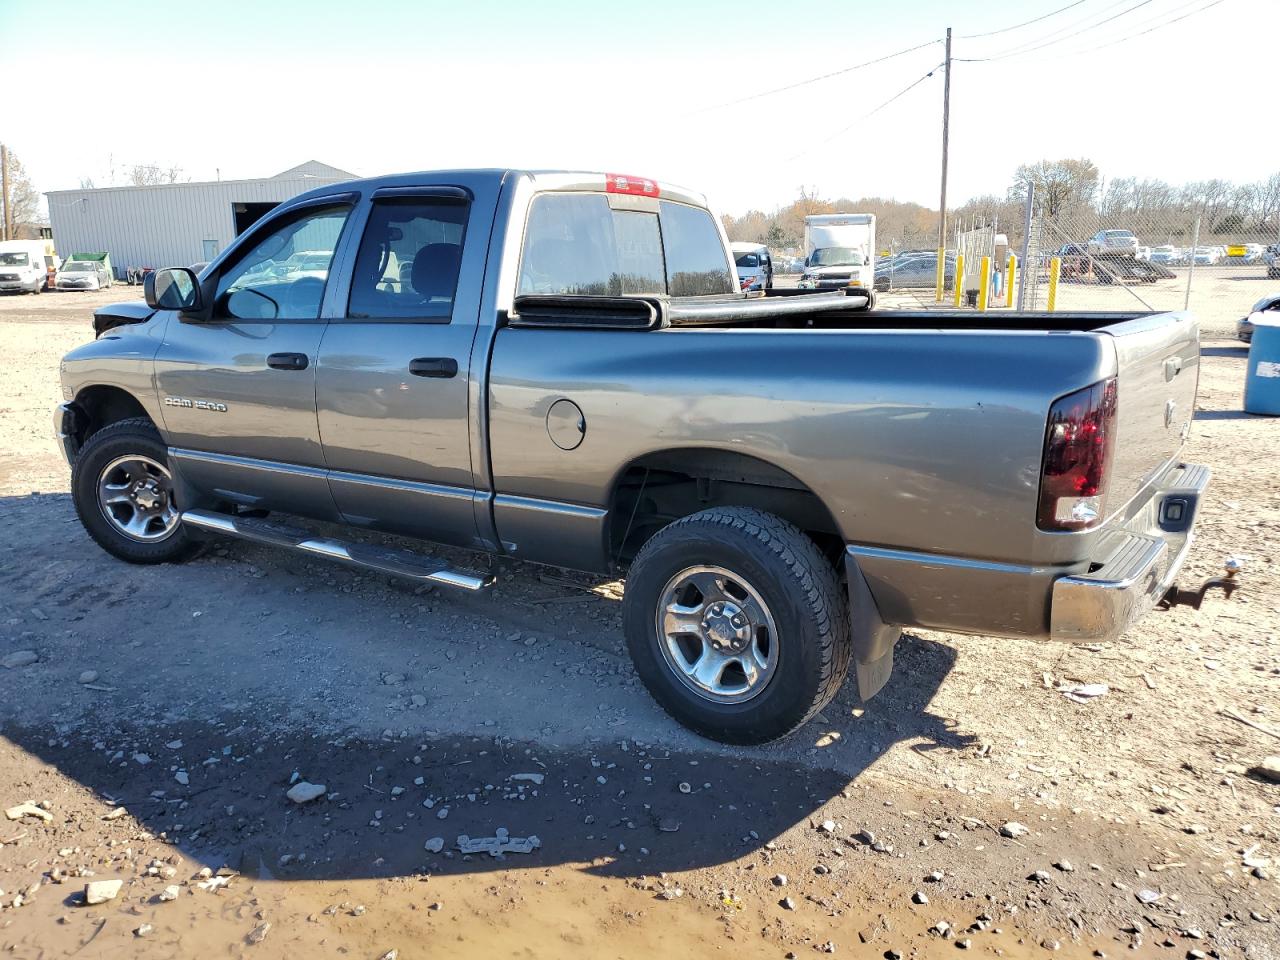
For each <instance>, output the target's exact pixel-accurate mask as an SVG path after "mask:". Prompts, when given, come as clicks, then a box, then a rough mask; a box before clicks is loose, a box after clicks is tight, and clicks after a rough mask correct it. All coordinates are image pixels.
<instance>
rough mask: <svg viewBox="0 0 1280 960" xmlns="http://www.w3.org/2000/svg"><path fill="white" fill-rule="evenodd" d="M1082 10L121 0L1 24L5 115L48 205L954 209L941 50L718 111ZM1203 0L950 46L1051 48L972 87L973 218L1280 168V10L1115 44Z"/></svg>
mask: <svg viewBox="0 0 1280 960" xmlns="http://www.w3.org/2000/svg"><path fill="white" fill-rule="evenodd" d="M1069 2H1070V0H1026V2H1024V3H1021V4H990V5H987V7H986V8H985V9H983V8H978V7H976V6H974V5H959V4H955V3H954V2H943V0H900V2H898V3H867V2H860V0H842V2H839V3H830V4H821V3H815V2H812V0H810V2H804V3H794V4H790V5H787V6H783V5H781V4H772V5H758V6H752V5H749V4H746V3H743V2H737V3H726V2H697V0H686V2H682V3H677V2H672V0H654V2H649V3H635V2H633V3H629V4H622V5H610V4H603V3H594V4H588V3H579V2H568V0H543V2H539V3H522V4H510V5H509V4H502V3H493V2H488V0H473V2H466V3H447V4H446V3H436V2H418V3H408V2H399V0H391V2H380V0H363V2H358V3H357V2H350V0H348V2H345V3H332V2H324V0H321V2H311V3H307V4H281V5H275V4H268V3H265V2H259V3H237V2H216V3H201V4H184V3H181V2H168V3H151V2H127V3H126V2H121V3H110V2H104V3H101V4H98V5H96V6H95V8H94V12H93V13H92V14H89V13H88V12H85V13H84V14H82V15H81V16H83V22H84V24H85V26H86V29H84V30H80V31H75V32H72V31H70V30H67V29H64V28H57V29H52V28H51V18H50V15H49V11H48V10H47V9H46V8H45V7H44V5H41V4H29V3H14V2H3V3H0V64H3V66H4V76H5V77H6V78H7V79H8V80H10V81H12V79H13V78H15V77H22V76H28V77H33V78H36V81H35V83H34V89H36V90H38V91H41V92H42V93H44V94H47V96H48V98H49V99H48V101H47V102H45V103H43V104H41V105H40V109H38V110H37V109H32V110H30V111H26V112H23V111H17V110H14V109H13V107H14V104H12V103H10V104H8V105H7V107H6V109H5V111H4V114H3V119H0V138H3V140H4V141H5V142H6V143H7V144H8V145H9V146H10V148H11V149H13V150H14V151H15V152H16V153H17V154H18V155H19V156H20V157H21V158H22V160H23V162H24V163H25V165H26V167H27V170H28V172H29V173H30V174H31V176H32V177H33V179H34V180H35V181H36V184H37V186H38V187H40V188H41V189H59V188H66V187H75V186H78V185H79V180H80V178H81V177H92V178H93V180H94V181H95V183H97V184H98V185H100V186H101V185H106V184H107V183H108V182H109V181H110V177H111V170H112V166H113V165H114V167H115V168H116V177H117V179H119V178H120V177H121V175H122V171H123V169H124V168H126V167H128V166H130V165H132V164H135V163H150V162H156V163H159V164H161V165H163V166H169V165H176V166H179V167H181V168H182V169H183V171H184V176H189V177H191V178H192V179H195V180H203V179H214V178H215V176H217V175H219V174H220V175H221V177H222V178H223V179H229V178H240V177H255V176H265V175H270V174H272V173H275V172H277V171H279V170H282V169H284V168H286V167H290V166H293V165H294V164H296V163H299V162H301V161H303V160H307V159H313V158H314V159H318V160H322V161H325V162H327V163H331V164H334V165H336V166H339V167H343V168H346V169H350V170H353V171H355V172H357V173H360V174H363V175H373V174H377V173H385V172H391V171H396V170H411V169H428V168H436V167H455V166H508V165H510V166H531V167H577V168H589V169H607V170H616V171H621V172H631V173H636V174H640V175H644V176H652V177H656V178H659V179H664V180H668V181H672V182H676V183H682V184H685V185H687V186H690V187H694V188H696V189H699V190H702V191H703V192H705V193H707V194H708V195H709V197H710V198H711V199H712V201H713V203H715V204H716V205H717V206H719V207H720V208H721V209H724V210H727V211H730V212H734V213H739V212H742V211H744V210H746V209H748V208H752V207H756V208H763V209H771V208H773V207H774V206H777V205H779V204H782V203H786V202H788V201H790V200H791V199H793V198H794V197H795V195H796V193H797V191H798V189H799V188H800V186H801V185H804V186H807V187H809V188H811V189H816V190H817V191H818V192H819V193H821V194H823V195H826V196H836V195H848V196H853V197H856V196H861V195H882V196H893V197H897V198H899V199H903V200H917V201H920V202H922V203H927V204H936V202H937V188H938V174H939V169H938V154H939V144H940V126H941V117H940V111H941V100H942V83H941V71H937V72H936V74H935V75H934V76H933V77H931V78H928V79H922V78H924V77H925V74H926V73H927V72H928V71H929V70H930V69H931V68H933V67H935V66H936V65H937V64H938V63H939V62H940V61H941V60H942V46H941V44H940V43H936V44H932V45H929V46H927V47H925V48H923V49H920V50H917V51H915V52H913V53H910V54H906V55H903V56H900V57H896V58H894V59H891V60H888V61H886V62H884V63H882V64H878V65H875V66H871V67H867V68H864V69H860V70H856V71H853V72H850V73H846V74H843V75H842V76H839V77H835V78H831V79H828V80H825V81H822V82H819V83H813V84H809V85H807V86H804V87H801V88H798V89H794V90H790V91H786V92H783V93H779V94H775V95H772V96H767V97H761V98H757V99H754V100H750V101H748V102H746V103H739V104H736V105H733V106H722V105H723V104H726V103H728V102H729V101H733V100H736V99H738V98H741V97H744V96H748V95H751V94H755V93H758V92H761V91H765V90H769V89H771V88H774V87H778V86H782V85H785V84H787V83H791V82H795V81H799V80H803V79H805V78H808V77H812V76H815V75H817V74H821V73H825V72H828V71H831V70H838V69H841V68H843V67H847V66H850V65H852V64H856V63H860V62H862V61H865V60H869V59H873V58H875V57H879V56H882V55H884V54H887V53H892V52H894V51H897V50H900V49H903V48H905V47H909V46H912V45H915V44H919V43H927V42H928V41H930V40H934V39H939V38H941V36H942V34H943V32H944V30H945V28H946V26H947V25H948V24H950V25H951V26H952V27H953V28H954V29H955V33H956V34H957V37H959V36H960V35H969V34H979V33H983V32H986V31H989V30H996V29H999V28H1002V27H1005V26H1008V25H1010V24H1016V23H1018V22H1019V21H1023V20H1028V19H1031V18H1033V17H1036V16H1039V15H1041V14H1044V13H1048V12H1050V11H1052V10H1054V9H1055V8H1058V7H1062V6H1065V5H1066V4H1067V3H1069ZM1209 2H1210V0H1145V2H1142V0H1081V2H1079V3H1078V4H1077V5H1076V6H1074V7H1073V8H1072V9H1070V10H1067V11H1064V12H1063V13H1061V14H1058V15H1056V16H1052V17H1049V18H1047V19H1045V20H1043V21H1041V22H1040V23H1037V24H1032V25H1029V26H1027V27H1024V28H1020V29H1017V30H1011V31H1007V32H1005V33H1001V34H998V35H994V36H989V37H978V38H974V39H957V40H956V42H955V50H954V52H955V56H956V57H969V58H976V57H988V56H993V55H997V56H998V55H1002V54H1007V53H1010V52H1013V51H1017V50H1019V49H1020V48H1028V47H1033V46H1036V45H1037V43H1045V44H1047V45H1046V46H1045V47H1044V48H1043V49H1041V50H1032V51H1030V52H1028V53H1025V54H1021V55H1014V56H1005V57H1004V58H1003V59H997V60H993V61H991V62H985V63H958V64H957V65H956V67H955V71H954V75H953V81H952V143H951V145H952V154H951V196H952V198H954V200H955V201H961V200H963V199H964V198H966V197H968V196H971V195H974V194H979V193H985V192H1003V190H1004V187H1005V185H1006V184H1007V182H1008V180H1009V178H1010V175H1011V174H1012V172H1013V169H1014V168H1015V167H1016V166H1017V165H1018V164H1019V163H1021V162H1024V161H1032V160H1037V159H1041V158H1045V157H1050V158H1057V157H1063V156H1085V157H1088V158H1090V159H1092V160H1093V161H1094V162H1096V163H1098V164H1099V166H1100V167H1101V168H1102V170H1103V172H1104V174H1106V175H1107V176H1108V177H1116V176H1129V175H1136V176H1152V177H1161V178H1164V179H1167V180H1172V181H1182V180H1188V179H1204V178H1209V177H1221V178H1224V179H1229V180H1236V181H1247V180H1254V179H1258V178H1261V177H1263V176H1266V175H1269V174H1270V173H1273V172H1276V171H1277V170H1280V149H1278V148H1280V133H1277V132H1276V131H1275V124H1274V115H1275V99H1274V90H1275V82H1276V73H1275V68H1274V45H1275V42H1276V38H1277V37H1278V36H1280V2H1277V0H1222V2H1220V3H1219V4H1217V5H1216V6H1214V7H1213V8H1212V9H1205V10H1203V12H1197V13H1195V14H1194V15H1192V16H1190V17H1188V18H1187V19H1186V20H1184V21H1182V22H1179V23H1173V24H1171V25H1168V26H1166V27H1163V28H1162V29H1159V30H1156V31H1154V32H1152V33H1151V34H1149V35H1147V36H1143V37H1137V38H1134V39H1132V40H1128V41H1126V42H1123V43H1114V41H1117V40H1120V39H1122V38H1124V37H1126V36H1129V35H1131V34H1134V33H1136V32H1138V31H1140V30H1142V29H1146V28H1147V27H1151V26H1156V25H1159V24H1161V23H1165V22H1167V21H1170V20H1172V19H1173V18H1174V17H1175V16H1179V15H1181V14H1183V13H1187V12H1192V11H1198V10H1200V8H1203V7H1205V5H1206V4H1208V3H1209ZM1129 8H1134V9H1129ZM1126 10H1127V11H1128V12H1123V11H1126ZM1117 13H1118V14H1120V15H1119V16H1117V17H1116V19H1114V20H1113V21H1111V22H1109V23H1101V21H1103V20H1105V19H1106V18H1108V17H1111V16H1113V15H1115V14H1117ZM54 19H57V18H54ZM1090 27H1092V29H1089V28H1090ZM1074 33H1078V36H1075V37H1074V38H1072V39H1064V38H1066V37H1069V36H1070V35H1071V34H1074ZM1111 43H1114V45H1112V46H1108V47H1106V48H1105V49H1101V50H1097V51H1094V52H1089V50H1090V48H1092V47H1097V46H1100V45H1103V44H1111ZM917 80H919V81H920V82H919V83H918V84H917V85H916V86H914V87H912V88H911V89H910V90H908V91H907V92H906V93H903V94H902V96H901V97H900V98H899V99H897V100H894V102H892V103H890V104H889V105H887V106H885V107H884V108H883V109H881V110H879V111H878V112H876V113H875V114H874V115H873V116H871V117H870V118H867V117H866V115H867V114H868V113H869V112H870V111H872V110H873V109H874V108H875V107H876V106H877V105H879V104H881V103H883V102H884V101H885V100H887V99H889V98H890V97H893V96H894V95H895V94H897V93H899V92H900V91H902V90H903V89H905V88H907V87H908V86H909V85H911V84H912V83H914V82H915V81H917ZM1109 104H1110V105H1113V106H1114V108H1112V107H1109V106H1108V105H1109Z"/></svg>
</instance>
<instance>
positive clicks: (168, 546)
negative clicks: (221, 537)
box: [71, 417, 199, 563]
mask: <svg viewBox="0 0 1280 960" xmlns="http://www.w3.org/2000/svg"><path fill="white" fill-rule="evenodd" d="M129 457H142V458H146V459H147V460H150V461H152V462H154V463H156V464H159V465H160V466H161V467H163V468H165V469H167V466H168V459H169V458H168V450H167V449H166V447H165V445H164V441H163V440H162V439H161V438H160V432H159V431H158V430H156V428H155V424H153V423H152V422H151V421H150V420H148V419H147V418H145V417H135V418H133V419H130V420H120V421H117V422H116V423H113V424H110V425H109V426H106V427H103V428H102V429H101V430H99V431H98V432H97V433H95V434H93V435H92V436H91V437H89V439H88V440H87V441H86V442H85V445H84V446H83V447H82V448H81V449H80V452H79V454H78V455H77V456H76V461H75V464H74V465H73V466H72V468H71V498H72V500H73V501H74V503H75V506H76V514H77V515H78V516H79V518H80V522H81V523H82V524H83V525H84V528H85V530H86V531H87V532H88V534H89V536H91V537H92V538H93V539H94V540H95V541H96V542H97V544H98V546H100V547H102V549H104V550H106V551H107V553H109V554H111V555H112V556H114V557H118V558H119V559H121V560H124V561H127V562H128V563H171V562H178V561H181V560H186V559H187V558H188V557H190V556H191V555H192V554H194V553H195V552H196V550H198V549H199V542H198V541H197V540H196V539H194V538H193V537H192V536H191V535H190V534H189V533H188V532H187V530H186V529H185V528H184V526H183V524H182V522H181V521H180V520H179V521H178V522H177V523H176V524H175V525H174V527H173V529H172V530H171V531H170V532H169V533H168V534H167V535H166V536H164V537H163V538H161V539H156V540H151V541H146V542H143V541H140V540H136V539H132V538H130V537H129V536H127V535H125V534H124V533H123V532H121V531H120V530H119V529H117V527H116V525H115V524H113V523H112V522H111V521H110V520H108V519H107V516H106V513H105V510H104V508H103V507H102V506H101V505H100V503H99V499H98V484H99V481H100V479H101V478H102V474H103V471H104V470H105V469H106V468H107V466H108V465H110V464H112V463H113V462H116V461H117V460H120V459H121V458H129Z"/></svg>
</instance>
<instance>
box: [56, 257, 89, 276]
mask: <svg viewBox="0 0 1280 960" xmlns="http://www.w3.org/2000/svg"><path fill="white" fill-rule="evenodd" d="M62 272H63V273H93V264H92V263H89V262H88V261H87V260H74V261H72V262H71V263H68V264H65V265H64V266H63V267H62Z"/></svg>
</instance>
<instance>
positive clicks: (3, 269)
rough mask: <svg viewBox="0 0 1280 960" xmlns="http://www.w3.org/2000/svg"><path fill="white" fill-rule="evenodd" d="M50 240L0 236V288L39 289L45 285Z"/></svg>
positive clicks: (49, 262)
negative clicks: (2, 237)
mask: <svg viewBox="0 0 1280 960" xmlns="http://www.w3.org/2000/svg"><path fill="white" fill-rule="evenodd" d="M52 251H53V243H52V241H50V240H0V291H3V292H5V293H40V292H41V291H42V290H47V289H49V267H50V266H51V265H52V262H51V259H50V254H51V253H52Z"/></svg>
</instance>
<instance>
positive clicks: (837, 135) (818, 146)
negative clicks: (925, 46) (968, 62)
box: [784, 63, 943, 163]
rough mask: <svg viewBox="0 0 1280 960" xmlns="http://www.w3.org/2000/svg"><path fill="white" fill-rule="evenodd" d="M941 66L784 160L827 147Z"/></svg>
mask: <svg viewBox="0 0 1280 960" xmlns="http://www.w3.org/2000/svg"><path fill="white" fill-rule="evenodd" d="M941 66H943V64H942V63H938V64H935V65H934V66H933V67H932V68H931V69H930V70H929V72H928V73H926V74H925V75H924V76H922V77H917V78H916V79H915V80H912V81H911V82H910V83H909V84H907V85H906V86H905V87H903V88H902V89H901V90H899V91H898V92H897V93H895V94H894V95H893V96H892V97H890V98H889V99H888V100H886V101H884V102H883V103H882V104H880V105H879V106H878V107H875V108H874V109H872V110H870V111H868V112H867V113H864V114H863V115H862V116H860V117H858V118H857V119H856V120H854V121H853V122H852V123H850V124H849V125H848V126H847V127H845V128H843V129H842V130H838V131H836V132H835V133H833V134H832V135H831V136H829V137H827V139H825V140H822V141H819V142H818V143H815V144H814V145H813V146H812V147H810V148H809V149H807V150H801V151H800V152H799V153H797V154H796V155H795V156H792V157H787V159H786V161H784V162H786V163H790V162H791V161H792V160H799V159H800V158H801V157H805V156H808V155H809V154H811V153H813V151H815V150H819V149H821V148H822V147H825V146H826V145H827V144H828V143H830V142H831V141H832V140H838V139H839V138H840V137H843V136H844V135H845V134H846V133H848V132H849V131H850V130H852V129H853V128H854V127H856V126H857V125H858V124H860V123H861V122H862V121H863V120H867V119H870V118H871V117H874V116H875V115H876V114H877V113H879V112H880V111H881V110H883V109H884V108H885V107H887V106H889V104H891V103H893V102H894V101H895V100H897V99H899V98H900V97H904V96H906V95H907V94H908V93H910V92H911V91H912V90H914V89H915V88H916V87H918V86H919V85H920V84H922V83H924V82H925V81H926V80H928V79H929V78H930V77H932V76H933V75H934V74H935V73H937V72H938V68H939V67H941Z"/></svg>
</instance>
